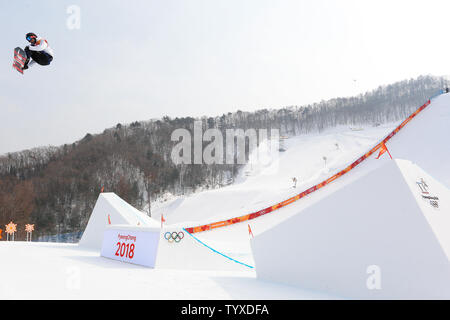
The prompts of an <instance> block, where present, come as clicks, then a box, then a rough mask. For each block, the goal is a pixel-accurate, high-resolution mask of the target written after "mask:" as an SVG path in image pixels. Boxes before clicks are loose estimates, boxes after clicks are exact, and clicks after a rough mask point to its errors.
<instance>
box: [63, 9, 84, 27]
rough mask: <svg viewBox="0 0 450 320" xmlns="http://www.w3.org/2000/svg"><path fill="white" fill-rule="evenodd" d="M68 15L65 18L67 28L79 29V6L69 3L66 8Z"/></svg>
mask: <svg viewBox="0 0 450 320" xmlns="http://www.w3.org/2000/svg"><path fill="white" fill-rule="evenodd" d="M66 13H67V14H68V15H69V16H68V17H67V20H66V26H67V29H69V30H80V29H81V8H80V7H79V6H77V5H70V6H68V7H67V9H66Z"/></svg>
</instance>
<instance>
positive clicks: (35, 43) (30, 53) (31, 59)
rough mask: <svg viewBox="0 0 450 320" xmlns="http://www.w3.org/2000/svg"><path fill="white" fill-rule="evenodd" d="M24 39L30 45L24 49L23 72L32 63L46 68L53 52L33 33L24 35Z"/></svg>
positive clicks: (46, 43) (44, 41) (43, 40)
mask: <svg viewBox="0 0 450 320" xmlns="http://www.w3.org/2000/svg"><path fill="white" fill-rule="evenodd" d="M25 38H26V39H27V41H28V42H29V43H30V46H26V47H25V53H26V55H27V60H26V61H25V65H24V67H23V70H26V69H28V68H29V67H31V66H32V65H33V64H34V63H37V64H40V65H41V66H48V65H49V64H50V62H52V60H53V50H52V48H50V47H49V45H48V42H47V40H45V39H43V38H41V37H39V36H37V35H36V34H35V33H33V32H29V33H27V34H26V36H25Z"/></svg>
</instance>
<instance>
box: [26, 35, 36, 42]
mask: <svg viewBox="0 0 450 320" xmlns="http://www.w3.org/2000/svg"><path fill="white" fill-rule="evenodd" d="M31 39H36V37H35V36H28V37H27V40H28V41H30V42H31Z"/></svg>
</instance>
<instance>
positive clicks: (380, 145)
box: [185, 100, 431, 233]
mask: <svg viewBox="0 0 450 320" xmlns="http://www.w3.org/2000/svg"><path fill="white" fill-rule="evenodd" d="M430 103H431V100H428V101H427V103H425V104H424V105H423V106H421V107H420V108H419V109H417V110H416V111H415V112H414V113H412V114H411V115H410V116H409V117H408V118H406V120H405V121H403V122H402V123H401V124H400V125H399V126H398V127H397V128H395V129H394V131H392V132H391V133H390V134H389V135H388V136H387V137H386V138H384V139H383V141H381V142H380V143H378V144H377V145H376V146H375V147H373V148H372V149H371V150H370V151H369V152H367V153H366V154H364V155H363V156H362V157H360V158H359V159H357V160H356V161H355V162H353V163H352V164H350V165H349V166H348V167H346V168H345V169H343V170H341V171H340V172H338V173H336V174H335V175H333V176H332V177H330V178H328V179H327V180H325V181H322V182H321V183H319V184H317V185H315V186H313V187H311V188H309V189H308V190H306V191H303V192H302V193H300V194H298V195H296V196H293V197H291V198H289V199H287V200H285V201H283V202H280V203H277V204H275V205H273V206H270V207H267V208H265V209H262V210H259V211H257V212H253V213H249V214H246V215H243V216H240V217H236V218H231V219H228V220H223V221H218V222H213V223H209V224H205V225H202V226H197V227H190V228H185V229H186V231H188V232H189V233H197V232H203V231H208V230H212V229H216V228H221V227H225V226H229V225H232V224H235V223H239V222H244V221H248V220H252V219H255V218H258V217H260V216H263V215H265V214H268V213H270V212H273V211H275V210H278V209H280V208H283V207H285V206H287V205H289V204H291V203H293V202H295V201H297V200H299V199H301V198H304V197H306V196H307V195H308V194H310V193H313V192H315V191H317V190H319V189H321V188H323V187H324V186H326V185H327V184H330V183H331V182H333V181H334V180H336V179H337V178H339V177H341V176H343V175H344V174H346V173H347V172H349V171H350V170H352V169H353V168H355V167H356V166H357V165H359V164H360V163H361V162H363V161H364V160H366V159H367V158H369V157H370V156H371V155H372V154H374V153H375V152H376V151H377V150H378V149H380V148H381V152H380V155H381V154H382V153H384V152H386V151H387V148H386V142H388V141H389V140H390V139H391V138H392V137H393V136H394V135H396V134H397V132H399V131H400V130H401V129H402V128H403V127H404V126H405V125H406V124H407V123H408V122H409V121H411V120H412V119H413V118H414V117H415V116H417V115H418V114H419V113H420V112H421V111H422V110H423V109H425V108H426V107H427V106H429V105H430ZM388 152H389V151H388ZM389 155H390V154H389Z"/></svg>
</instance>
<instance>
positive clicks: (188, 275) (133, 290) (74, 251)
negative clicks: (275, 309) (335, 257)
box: [0, 241, 333, 300]
mask: <svg viewBox="0 0 450 320" xmlns="http://www.w3.org/2000/svg"><path fill="white" fill-rule="evenodd" d="M0 256H1V257H2V262H1V267H0V269H1V272H2V276H3V277H2V281H1V282H0V299H158V300H170V299H189V300H191V299H193V300H209V299H220V300H228V299H233V300H239V299H245V300H250V299H257V300H265V299H332V298H333V297H330V296H327V295H324V294H319V293H315V292H310V291H304V290H301V289H298V288H295V287H289V286H285V285H278V284H275V283H270V282H264V281H259V280H257V279H256V275H255V273H254V272H253V271H241V272H227V271H184V270H161V269H150V268H145V267H140V266H136V265H132V264H128V263H122V262H118V261H114V260H110V259H106V258H102V257H100V255H99V253H98V252H95V251H89V250H83V249H81V248H79V247H78V245H76V244H56V243H40V242H33V243H26V242H14V243H13V242H9V243H8V242H4V241H2V242H0Z"/></svg>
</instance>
